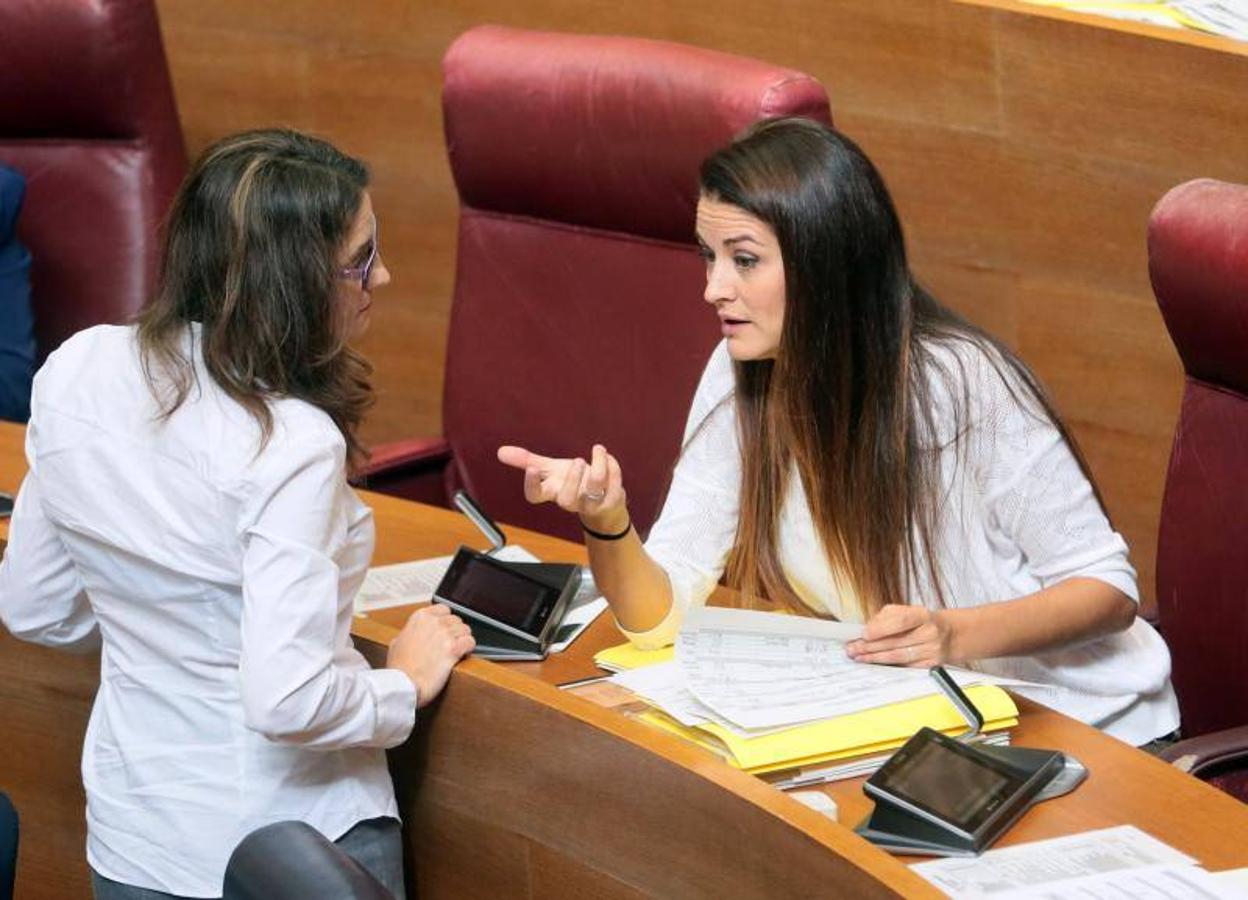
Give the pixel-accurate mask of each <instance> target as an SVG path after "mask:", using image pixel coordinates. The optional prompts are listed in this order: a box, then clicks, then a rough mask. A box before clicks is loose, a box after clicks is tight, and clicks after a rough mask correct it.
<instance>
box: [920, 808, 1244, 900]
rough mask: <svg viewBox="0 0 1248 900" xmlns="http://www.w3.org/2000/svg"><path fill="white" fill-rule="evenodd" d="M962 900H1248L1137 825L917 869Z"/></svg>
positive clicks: (1071, 836) (1235, 888)
mask: <svg viewBox="0 0 1248 900" xmlns="http://www.w3.org/2000/svg"><path fill="white" fill-rule="evenodd" d="M911 868H912V869H913V870H914V872H915V873H916V874H918V875H922V876H923V877H924V878H926V879H927V880H928V881H930V882H931V883H932V884H934V885H935V886H936V887H938V888H940V889H941V890H942V891H945V892H946V893H947V894H949V896H951V897H955V898H993V900H1006V898H1009V900H1023V898H1054V900H1057V898H1061V900H1065V898H1070V897H1078V898H1081V900H1099V898H1123V897H1130V898H1132V900H1172V898H1173V900H1179V898H1182V900H1189V898H1206V900H1213V898H1218V900H1220V898H1228V897H1244V896H1248V895H1245V894H1244V893H1241V892H1240V888H1238V887H1237V886H1236V885H1235V884H1234V883H1233V882H1231V881H1229V880H1223V879H1220V878H1218V877H1217V876H1214V875H1211V874H1210V873H1209V872H1206V871H1205V870H1204V869H1201V868H1200V867H1199V866H1198V865H1197V863H1196V860H1195V859H1193V858H1192V857H1190V856H1188V855H1187V854H1185V853H1182V852H1180V851H1178V850H1176V849H1175V848H1173V847H1171V846H1169V845H1168V844H1164V843H1162V842H1161V841H1159V840H1157V839H1156V838H1154V837H1152V836H1151V835H1148V834H1146V833H1144V832H1143V831H1141V830H1140V829H1138V828H1135V827H1134V826H1131V825H1120V826H1118V827H1116V828H1103V829H1100V830H1098V831H1088V832H1084V833H1083V834H1072V835H1068V836H1067V837H1062V838H1055V839H1053V840H1048V841H1035V842H1033V843H1030V844H1019V845H1017V846H1014V847H1006V848H1004V849H1002V850H989V851H988V852H987V853H985V854H983V855H982V856H979V857H976V858H974V859H941V860H935V861H933V862H925V863H919V864H917V865H914V866H911Z"/></svg>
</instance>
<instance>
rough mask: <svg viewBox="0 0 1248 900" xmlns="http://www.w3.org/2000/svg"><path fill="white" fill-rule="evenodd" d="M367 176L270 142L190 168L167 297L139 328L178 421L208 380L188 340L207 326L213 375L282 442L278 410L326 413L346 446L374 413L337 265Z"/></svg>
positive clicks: (295, 136)
mask: <svg viewBox="0 0 1248 900" xmlns="http://www.w3.org/2000/svg"><path fill="white" fill-rule="evenodd" d="M367 184H368V173H367V170H366V169H365V168H364V165H363V164H362V163H360V162H359V161H358V160H356V159H353V158H352V157H349V156H347V155H345V154H343V153H341V152H340V151H339V150H337V149H335V148H334V147H333V146H331V145H330V144H329V143H327V142H325V141H323V140H320V139H318V138H314V137H310V136H308V135H305V134H300V133H298V132H295V131H288V130H281V129H270V130H262V131H250V132H245V133H243V134H237V135H233V136H231V137H227V138H224V139H222V140H220V141H218V142H217V143H215V144H213V145H212V146H210V147H209V148H208V149H207V150H205V151H204V153H203V155H202V156H200V158H199V159H198V161H197V162H196V163H195V164H194V166H193V167H192V168H191V171H190V174H188V175H187V177H186V180H185V181H184V182H183V183H182V186H181V187H180V188H179V190H178V193H177V196H176V197H175V198H174V201H173V206H172V208H171V210H170V212H169V216H168V219H167V221H166V225H165V238H164V248H163V254H162V257H161V263H160V278H159V283H158V287H157V291H156V294H155V296H154V297H153V298H152V299H151V300H150V302H149V303H148V304H147V305H146V306H145V307H144V308H143V310H142V311H141V312H140V314H139V317H138V340H139V348H140V356H141V359H142V364H143V371H144V375H145V376H146V378H147V382H148V385H149V387H150V388H151V390H152V392H153V395H154V396H155V397H156V398H157V402H158V403H159V404H160V415H161V418H168V417H169V416H170V415H172V414H173V413H174V411H175V410H177V409H178V408H179V407H180V406H181V405H182V404H183V403H184V402H185V401H186V398H187V395H188V394H189V393H190V391H191V389H192V387H193V385H194V384H195V379H196V370H195V366H194V363H193V362H192V360H191V359H190V358H189V357H188V356H187V354H186V350H185V346H186V344H185V332H186V329H187V327H188V326H189V325H190V324H191V323H199V324H200V326H201V327H200V340H201V343H202V349H203V360H204V366H205V367H206V369H207V371H208V373H209V374H210V375H211V377H212V379H213V380H214V381H215V382H216V383H217V384H218V385H219V386H220V387H221V389H222V390H223V391H225V393H226V394H227V395H229V396H230V397H231V398H232V399H233V400H235V401H237V402H238V403H239V404H240V405H241V406H242V407H243V408H244V409H246V410H247V412H248V413H250V414H251V415H252V417H254V418H255V420H256V421H257V423H258V424H259V426H260V431H261V442H260V446H261V448H263V446H264V445H265V444H266V443H267V441H268V440H269V438H270V437H271V436H272V431H273V414H272V411H271V410H270V408H269V402H270V401H271V400H273V399H277V398H281V397H294V398H298V399H300V400H305V401H307V402H308V403H311V404H313V405H314V406H316V407H318V408H320V409H322V410H324V411H325V413H327V414H328V415H329V417H330V418H331V419H332V420H333V421H334V424H335V425H337V427H338V429H339V431H341V432H342V435H343V437H344V438H345V439H346V442H347V449H348V462H349V466H350V467H351V468H352V469H354V468H355V467H357V466H358V465H359V464H360V463H361V462H362V461H363V460H364V459H365V458H366V455H367V454H366V453H365V451H364V449H363V446H362V445H361V443H360V441H359V439H358V437H357V429H358V427H359V425H360V422H361V420H362V419H363V416H364V412H365V411H366V410H367V409H368V407H369V406H371V405H372V402H373V393H372V388H371V385H370V382H369V377H370V375H371V374H372V368H371V366H370V365H369V364H368V362H367V361H366V360H365V359H364V358H363V357H362V356H361V355H360V354H359V353H357V352H356V351H354V350H352V349H351V348H350V347H348V346H347V336H348V329H347V321H348V314H347V312H346V311H345V310H344V309H343V304H341V303H340V302H339V301H338V296H339V287H338V285H339V282H338V279H337V275H336V270H337V268H338V267H339V262H338V254H339V253H340V252H341V249H342V246H343V244H344V242H345V241H346V240H347V237H348V235H349V233H350V230H351V226H352V223H353V221H354V218H355V216H356V214H357V213H358V211H359V208H360V203H361V202H362V199H363V196H364V190H365V188H366V187H367Z"/></svg>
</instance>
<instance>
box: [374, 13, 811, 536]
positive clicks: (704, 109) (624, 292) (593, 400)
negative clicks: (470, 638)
mask: <svg viewBox="0 0 1248 900" xmlns="http://www.w3.org/2000/svg"><path fill="white" fill-rule="evenodd" d="M443 66H444V70H445V88H444V92H443V104H444V113H445V121H446V138H447V147H448V151H449V154H450V160H451V168H452V172H453V174H454V177H455V183H456V186H457V187H458V189H459V194H460V201H461V217H460V226H459V251H458V252H459V256H458V261H457V274H456V283H455V296H454V301H453V305H452V313H451V324H450V333H449V338H448V349H447V362H446V388H445V395H444V402H443V419H444V426H445V431H446V437H447V440H448V442H449V447H450V452H451V455H452V456H453V464H452V470H451V475H452V479H451V480H452V481H454V482H457V483H460V484H463V485H465V486H467V487H468V489H469V490H470V491H471V492H472V493H473V494H474V496H475V497H476V498H477V499H478V500H479V501H480V503H481V504H482V506H483V507H484V508H485V509H486V510H488V511H489V512H490V513H491V514H492V515H493V516H494V517H495V518H497V519H499V520H501V521H504V522H513V523H516V524H521V525H524V526H526V527H530V528H535V529H539V530H541V531H545V532H549V533H554V534H562V535H565V536H568V537H579V530H578V529H577V527H576V524H575V521H574V520H573V519H572V518H571V517H569V516H568V515H567V514H565V513H563V512H561V511H559V510H557V509H554V508H552V507H532V506H530V505H529V504H527V503H526V502H525V500H524V496H523V489H522V477H521V476H520V474H519V473H517V472H515V471H511V470H507V469H505V468H504V467H503V466H502V465H500V464H499V463H498V462H497V460H496V458H495V450H496V448H497V447H498V446H499V445H500V444H503V443H514V444H520V445H523V446H527V447H529V448H530V449H534V450H537V451H539V452H543V453H547V454H549V455H556V456H565V455H571V456H577V455H579V456H586V455H587V454H588V453H589V451H590V447H591V444H592V443H593V442H594V441H598V442H601V443H604V444H605V445H606V446H607V447H608V448H609V449H610V450H611V451H612V452H613V453H615V454H616V456H617V457H618V458H619V459H620V462H621V465H622V467H623V470H624V476H625V486H626V489H627V491H628V495H629V508H630V511H631V513H632V516H633V519H634V522H635V523H636V524H637V526H638V528H639V529H640V530H641V531H642V532H643V533H645V531H646V530H647V529H648V528H649V525H650V524H651V522H652V521H653V519H654V518H655V516H656V515H657V513H658V510H659V505H660V503H661V501H662V498H663V496H664V494H665V493H666V489H667V484H668V481H669V479H670V473H671V467H672V464H673V462H674V461H675V459H676V456H677V453H678V452H679V447H680V438H681V432H682V428H683V425H684V419H685V416H686V414H687V412H688V408H689V402H690V400H691V399H692V396H693V390H694V388H695V386H696V384H697V379H698V376H699V375H700V373H701V370H702V367H703V365H704V364H705V362H706V359H707V356H708V355H709V353H710V351H711V348H712V347H713V346H714V345H715V343H716V342H717V341H718V340H719V329H718V323H717V321H716V319H715V316H714V314H713V312H712V310H711V309H710V308H709V307H707V305H706V304H705V303H704V302H703V301H702V299H701V298H702V291H703V287H704V280H705V278H704V272H703V265H702V262H701V260H700V259H699V257H698V255H697V252H696V247H695V244H694V238H693V221H694V209H695V206H696V204H697V172H698V166H699V164H700V163H701V161H702V159H703V158H704V157H705V156H706V155H707V154H708V153H709V152H710V151H712V150H713V149H715V148H716V147H718V146H720V145H722V144H724V143H725V142H727V141H728V140H729V139H730V138H731V137H732V136H733V135H734V134H735V133H736V132H738V131H739V130H740V129H742V128H744V127H745V126H746V125H747V124H749V123H750V122H753V121H755V120H757V119H759V118H766V117H773V116H779V115H806V116H810V117H813V118H817V119H819V120H822V121H828V120H829V112H828V102H827V96H826V94H825V93H824V90H823V88H822V86H821V85H820V84H819V83H818V82H816V81H815V80H814V79H812V78H810V77H808V76H806V75H802V74H801V73H799V72H794V71H792V70H789V69H784V68H780V67H776V66H771V65H767V64H764V63H760V62H756V61H754V60H749V59H743V58H740V57H735V56H728V55H726V54H722V53H715V52H711V51H708V50H702V49H698V48H694V47H687V46H682V45H679V44H670V43H662V42H657V41H648V40H641V39H636V38H622V37H596V36H583V35H566V34H552V33H546V32H533V31H520V30H514V29H509V28H500V27H493V26H484V27H480V28H475V29H472V30H471V31H468V32H467V33H465V34H464V35H462V36H461V37H460V38H459V39H458V40H457V41H456V42H455V43H454V44H453V45H452V46H451V48H450V49H449V50H448V52H447V54H446V57H445V59H444V61H443ZM379 468H380V467H379ZM387 474H388V473H385V472H382V473H381V474H380V476H379V477H374V478H373V479H372V480H371V481H370V486H372V487H377V488H379V489H381V490H387V489H388V488H387V481H386V478H387ZM396 492H404V490H403V489H402V488H398V489H396ZM407 493H410V491H408V492H407Z"/></svg>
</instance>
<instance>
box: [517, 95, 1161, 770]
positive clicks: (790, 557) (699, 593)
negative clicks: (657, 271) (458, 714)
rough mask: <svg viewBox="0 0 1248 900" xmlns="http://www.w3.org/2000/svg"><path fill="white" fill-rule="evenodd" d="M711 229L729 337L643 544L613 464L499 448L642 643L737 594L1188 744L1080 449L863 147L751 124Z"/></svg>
mask: <svg viewBox="0 0 1248 900" xmlns="http://www.w3.org/2000/svg"><path fill="white" fill-rule="evenodd" d="M696 229H697V235H698V239H699V242H700V244H701V248H702V255H703V257H704V259H705V260H706V292H705V295H704V299H705V301H706V302H707V304H708V306H709V307H711V308H712V309H713V311H714V313H715V314H716V316H717V317H718V320H719V327H720V330H721V333H722V334H723V337H724V341H723V342H722V343H721V344H720V345H719V347H718V348H717V349H716V350H715V352H714V353H713V355H712V356H711V359H710V361H709V363H708V364H707V367H706V370H705V372H704V373H703V376H702V381H701V383H700V385H699V387H698V389H697V393H696V394H695V396H694V398H693V404H692V409H691V411H690V414H689V420H688V425H687V428H686V432H685V445H684V448H683V451H682V454H681V458H680V460H679V461H678V463H677V465H676V469H675V473H674V476H673V481H672V487H671V490H670V491H669V493H668V496H667V500H666V503H665V505H664V507H663V511H662V514H661V515H660V517H659V519H658V521H657V522H656V523H655V525H654V527H653V529H652V530H651V532H650V534H649V537H648V539H647V541H646V542H645V543H644V544H643V543H642V541H641V540H640V539H639V538H638V536H637V534H636V532H635V531H634V530H633V529H632V526H631V521H630V519H629V515H628V508H627V504H626V497H625V493H624V487H623V477H622V474H621V471H620V466H619V464H618V462H617V461H616V460H615V459H614V458H613V457H612V456H611V455H610V454H609V453H608V452H607V450H606V448H604V447H601V446H598V447H594V448H593V452H592V454H590V455H589V458H588V459H574V460H573V459H550V458H547V457H543V456H538V455H536V454H534V453H531V452H529V451H528V450H526V449H523V448H517V447H504V448H502V449H500V451H499V456H500V459H502V461H503V462H505V463H508V464H510V465H513V466H516V467H518V468H520V469H523V470H524V472H525V479H524V489H525V494H526V496H527V497H528V498H529V500H531V501H532V502H535V503H540V502H552V501H553V502H557V503H558V504H559V505H560V506H561V507H563V508H564V509H567V510H569V511H571V512H574V513H576V514H578V515H579V516H580V519H581V523H582V525H583V527H584V530H585V533H586V535H587V538H588V540H587V544H588V548H589V557H590V561H591V563H592V565H593V571H594V580H595V581H596V582H597V584H598V586H599V587H600V588H601V589H602V591H603V593H604V594H605V596H606V597H607V599H608V601H609V602H610V603H611V606H612V610H613V612H614V613H615V617H616V619H617V621H618V622H619V624H620V626H621V627H622V628H623V629H625V630H626V632H627V633H628V634H629V636H630V638H631V639H632V640H633V641H635V642H636V643H637V644H639V645H641V646H647V647H654V646H661V645H663V644H665V643H670V642H671V641H672V639H673V637H674V636H675V634H676V632H677V630H678V629H679V627H680V624H681V622H682V620H683V619H684V617H685V615H686V614H687V613H688V612H689V610H690V609H691V608H692V607H694V606H696V605H699V604H702V603H704V602H705V600H706V598H707V596H708V595H709V594H710V592H711V591H712V590H713V589H714V587H715V585H716V584H717V582H718V581H719V580H720V578H721V576H724V577H726V580H727V582H728V583H729V584H730V585H732V586H734V587H736V588H738V589H740V590H741V591H743V592H744V593H745V594H746V595H747V596H750V595H753V596H765V597H768V598H770V599H771V600H772V601H775V602H778V603H785V604H787V605H788V606H790V607H792V608H793V609H795V610H796V611H798V612H802V613H806V614H812V615H819V616H834V617H836V618H838V619H842V620H847V621H857V622H864V623H865V625H866V633H865V638H864V639H863V640H861V641H856V642H854V643H851V644H850V645H848V647H847V650H848V652H849V655H850V656H851V657H852V658H854V659H857V660H860V661H862V662H868V663H885V664H891V665H899V666H923V667H929V666H934V665H938V664H941V663H959V664H973V665H975V666H977V667H979V668H982V669H983V670H985V671H988V672H992V673H996V674H999V675H1003V676H1008V677H1012V678H1018V679H1022V680H1025V681H1028V682H1035V683H1036V685H1035V686H1029V687H1024V688H1019V692H1020V693H1023V694H1026V695H1028V696H1030V697H1032V698H1033V699H1036V700H1038V701H1039V702H1041V703H1045V704H1047V705H1050V706H1053V707H1055V708H1057V709H1059V710H1061V711H1063V712H1065V713H1066V714H1068V715H1070V716H1073V717H1075V718H1078V719H1081V720H1083V721H1085V722H1088V723H1090V724H1093V725H1097V726H1099V727H1101V728H1103V729H1104V730H1106V731H1107V732H1109V733H1110V734H1113V735H1115V736H1117V737H1119V738H1121V739H1123V740H1125V741H1129V742H1131V743H1133V744H1137V745H1140V744H1146V743H1148V742H1150V741H1152V740H1153V739H1155V738H1158V737H1160V736H1163V735H1166V734H1168V733H1170V732H1172V731H1173V730H1174V729H1175V727H1176V726H1177V724H1178V708H1177V705H1176V702H1175V697H1174V692H1173V690H1172V689H1171V686H1170V681H1169V673H1170V659H1169V654H1168V653H1167V651H1166V647H1165V645H1164V643H1162V641H1161V638H1160V637H1159V636H1158V635H1157V633H1156V632H1155V631H1154V630H1153V629H1152V628H1151V627H1150V626H1149V625H1148V623H1146V622H1144V621H1143V620H1142V619H1138V618H1136V615H1135V611H1136V604H1137V601H1138V592H1137V590H1136V584H1135V572H1134V570H1133V569H1132V568H1131V565H1130V563H1129V562H1128V561H1127V547H1126V544H1125V543H1124V542H1123V540H1122V538H1121V536H1119V535H1118V534H1117V533H1116V532H1115V531H1114V530H1113V528H1112V527H1111V526H1110V523H1109V521H1108V519H1107V517H1106V515H1105V512H1104V510H1103V509H1102V506H1101V502H1100V498H1099V495H1098V494H1097V493H1096V490H1095V488H1094V487H1093V484H1092V480H1091V477H1090V474H1089V472H1088V469H1087V466H1086V464H1085V463H1084V461H1083V458H1082V456H1081V455H1080V454H1079V452H1078V449H1077V448H1076V446H1075V443H1074V441H1073V440H1072V439H1071V437H1070V435H1069V433H1068V432H1067V430H1066V428H1065V426H1064V425H1063V424H1062V422H1061V419H1060V418H1059V417H1058V416H1057V414H1056V412H1055V411H1054V409H1053V407H1052V406H1051V404H1050V403H1049V401H1048V400H1047V398H1046V396H1045V393H1044V391H1043V389H1042V388H1041V387H1040V385H1039V383H1038V382H1037V381H1036V379H1035V377H1034V376H1033V375H1032V374H1031V372H1030V371H1029V370H1028V369H1027V367H1026V366H1025V365H1024V364H1023V363H1022V362H1021V361H1020V360H1019V359H1018V358H1017V357H1016V356H1014V355H1013V354H1012V353H1010V351H1009V350H1008V349H1007V348H1005V347H1004V346H1003V345H1001V344H1000V343H998V342H997V341H995V340H993V339H992V338H991V337H990V336H988V335H987V334H985V333H984V332H982V331H980V330H979V329H977V328H975V327H974V326H972V325H971V324H970V323H968V322H966V321H964V320H963V319H961V318H959V317H958V316H956V315H955V314H954V313H952V312H951V311H949V310H948V309H946V308H944V307H943V306H941V305H940V304H939V303H938V302H937V301H936V300H935V299H934V298H933V297H932V296H930V295H929V294H928V293H927V292H926V291H924V290H923V288H922V287H921V286H920V285H919V284H918V283H917V282H916V280H915V279H914V277H913V275H912V274H911V272H910V269H909V266H908V263H907V260H906V252H905V244H904V241H903V239H902V231H901V224H900V222H899V221H898V219H897V214H896V212H895V210H894V208H893V204H892V200H891V199H890V197H889V195H888V192H887V190H886V189H885V187H884V184H883V182H882V180H881V179H880V176H879V173H878V172H877V171H876V170H875V168H874V166H872V165H871V162H870V161H869V160H868V159H867V158H866V157H865V156H864V155H863V153H862V151H860V150H859V149H858V147H857V146H855V145H854V144H853V143H852V142H850V141H849V140H847V139H846V138H844V137H843V136H842V135H840V134H838V133H837V132H835V131H833V130H832V129H830V128H827V127H825V126H822V125H818V124H816V123H814V122H810V121H806V120H801V119H777V120H772V121H768V122H764V123H760V124H759V125H757V126H755V127H754V128H753V129H751V130H750V131H748V132H747V133H746V134H744V135H743V136H742V137H740V138H739V139H738V140H736V141H734V142H733V143H732V144H730V145H728V146H727V147H724V148H723V149H721V150H720V151H718V152H716V153H714V154H712V155H711V156H710V157H709V158H708V159H707V160H706V161H705V162H704V163H703V165H702V170H701V198H700V200H699V202H698V208H697V222H696Z"/></svg>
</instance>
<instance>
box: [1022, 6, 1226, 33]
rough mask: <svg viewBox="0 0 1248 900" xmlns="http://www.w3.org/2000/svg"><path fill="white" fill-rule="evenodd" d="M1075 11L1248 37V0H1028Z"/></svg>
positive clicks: (1168, 26) (1169, 26)
mask: <svg viewBox="0 0 1248 900" xmlns="http://www.w3.org/2000/svg"><path fill="white" fill-rule="evenodd" d="M1027 2H1029V3H1032V4H1034V5H1036V6H1055V7H1057V8H1059V9H1068V10H1071V11H1073V12H1082V13H1089V14H1091V15H1095V16H1106V17H1108V18H1111V19H1126V20H1128V21H1132V22H1145V23H1147V24H1149V25H1162V26H1165V27H1167V28H1190V29H1193V30H1195V31H1204V32H1208V33H1209V34H1219V35H1222V36H1223V37H1229V38H1234V39H1236V40H1240V41H1243V40H1248V0H1027Z"/></svg>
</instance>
